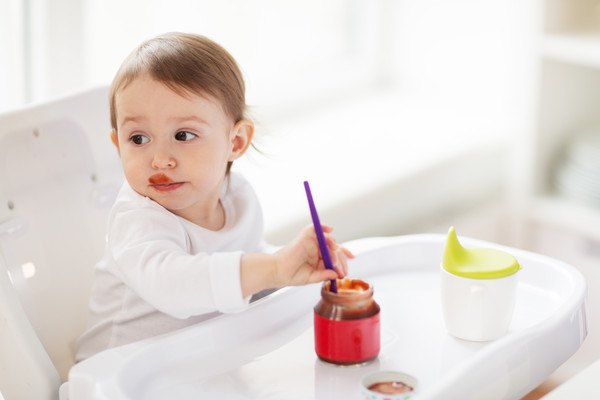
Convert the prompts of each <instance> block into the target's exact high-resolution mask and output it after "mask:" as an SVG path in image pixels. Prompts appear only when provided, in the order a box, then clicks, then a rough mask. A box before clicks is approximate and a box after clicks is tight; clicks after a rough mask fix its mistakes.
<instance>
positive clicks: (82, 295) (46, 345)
mask: <svg viewBox="0 0 600 400" xmlns="http://www.w3.org/2000/svg"><path fill="white" fill-rule="evenodd" d="M109 132H110V122H109V114H108V89H107V88H105V87H103V88H99V89H94V90H90V91H87V92H85V93H81V94H77V95H73V96H70V97H67V98H64V99H60V100H57V101H53V102H49V103H46V104H39V105H35V106H31V107H27V108H24V109H21V110H17V111H14V112H11V113H7V114H4V115H0V303H1V304H0V346H1V348H0V371H2V373H0V392H1V393H2V395H3V396H4V397H5V399H6V400H12V399H28V398H32V399H34V398H35V399H46V398H57V396H58V394H57V390H58V384H60V382H61V380H62V381H65V380H66V379H67V376H68V371H69V369H70V367H71V366H72V365H73V362H74V351H75V341H76V339H77V337H79V335H80V334H81V333H82V332H83V330H84V329H85V326H86V322H87V312H88V311H87V303H88V297H89V291H90V287H91V281H92V276H93V266H94V264H95V263H96V262H97V261H98V260H99V259H100V258H101V256H102V251H103V247H104V236H105V225H106V218H107V214H108V210H109V208H110V205H111V203H112V200H113V199H114V197H115V196H116V192H117V190H118V188H119V186H120V184H121V182H122V179H123V178H122V172H121V169H120V162H119V160H118V154H117V152H116V150H115V149H114V147H113V146H112V144H111V143H110V136H109ZM8 349H11V350H10V351H9V350H8ZM5 371H11V373H5ZM13 372H14V373H13Z"/></svg>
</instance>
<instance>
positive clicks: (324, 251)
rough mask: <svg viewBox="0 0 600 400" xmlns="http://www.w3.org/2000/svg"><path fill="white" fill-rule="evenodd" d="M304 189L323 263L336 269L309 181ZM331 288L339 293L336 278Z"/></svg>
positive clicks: (331, 268)
mask: <svg viewBox="0 0 600 400" xmlns="http://www.w3.org/2000/svg"><path fill="white" fill-rule="evenodd" d="M304 189H305V190H306V197H307V198H308V207H309V208H310V216H311V217H312V221H313V225H314V227H315V233H316V234H317V242H319V249H320V250H321V257H322V258H323V264H325V268H327V269H330V270H332V271H335V269H334V268H333V263H332V262H331V255H330V254H329V249H328V248H327V242H326V241H325V234H324V233H323V227H322V226H321V221H319V214H317V209H316V208H315V202H314V201H313V197H312V194H311V193H310V186H308V181H304ZM330 282H331V283H330V285H329V290H330V291H332V292H333V293H337V282H336V280H335V279H332V280H331V281H330Z"/></svg>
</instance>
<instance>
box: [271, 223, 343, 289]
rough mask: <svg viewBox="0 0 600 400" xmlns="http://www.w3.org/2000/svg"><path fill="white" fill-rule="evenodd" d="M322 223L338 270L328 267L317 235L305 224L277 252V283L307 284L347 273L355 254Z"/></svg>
mask: <svg viewBox="0 0 600 400" xmlns="http://www.w3.org/2000/svg"><path fill="white" fill-rule="evenodd" d="M332 231H333V228H332V227H330V226H327V225H323V233H324V234H325V239H326V242H327V247H328V249H329V253H330V255H331V262H332V264H333V266H334V269H335V271H332V270H329V269H326V268H325V264H324V263H323V258H322V257H321V253H320V251H319V243H318V241H317V235H316V234H315V230H314V228H313V227H312V226H309V227H306V228H305V229H303V230H302V232H301V233H300V234H299V235H298V236H297V237H296V238H295V239H294V240H293V241H292V242H291V243H290V244H288V245H287V246H285V247H283V248H282V249H280V250H279V251H278V252H277V253H275V257H276V278H275V279H276V282H277V283H278V284H277V286H279V287H283V286H297V285H305V284H308V283H315V282H321V281H326V280H330V279H337V278H343V277H345V276H346V275H347V274H348V259H349V258H354V255H353V254H352V253H351V252H350V251H349V250H348V249H346V248H345V247H342V246H340V245H338V244H337V242H336V241H335V239H334V237H333V235H331V232H332Z"/></svg>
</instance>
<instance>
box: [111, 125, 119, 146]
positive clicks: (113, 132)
mask: <svg viewBox="0 0 600 400" xmlns="http://www.w3.org/2000/svg"><path fill="white" fill-rule="evenodd" d="M110 141H111V142H112V143H113V144H114V145H115V147H116V148H117V151H119V137H118V136H117V131H116V130H114V129H112V130H111V131H110Z"/></svg>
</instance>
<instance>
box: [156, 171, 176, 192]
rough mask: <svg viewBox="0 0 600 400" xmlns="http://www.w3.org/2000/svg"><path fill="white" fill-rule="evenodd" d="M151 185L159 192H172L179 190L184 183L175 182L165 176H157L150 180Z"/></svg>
mask: <svg viewBox="0 0 600 400" xmlns="http://www.w3.org/2000/svg"><path fill="white" fill-rule="evenodd" d="M148 182H149V183H150V185H151V186H152V187H153V188H154V189H155V190H158V191H159V192H170V191H172V190H175V189H178V188H179V187H180V186H181V185H183V182H175V181H174V180H173V179H171V178H169V177H168V176H167V175H165V174H155V175H152V176H151V177H150V178H148Z"/></svg>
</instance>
